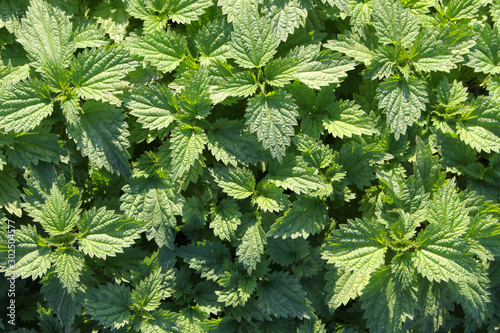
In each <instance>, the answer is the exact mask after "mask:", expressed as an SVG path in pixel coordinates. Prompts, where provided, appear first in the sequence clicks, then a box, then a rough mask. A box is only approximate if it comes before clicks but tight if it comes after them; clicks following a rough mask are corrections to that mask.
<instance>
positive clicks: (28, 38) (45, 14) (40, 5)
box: [16, 0, 76, 66]
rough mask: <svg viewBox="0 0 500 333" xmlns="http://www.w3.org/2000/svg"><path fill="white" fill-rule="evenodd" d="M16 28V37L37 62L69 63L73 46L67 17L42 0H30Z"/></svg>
mask: <svg viewBox="0 0 500 333" xmlns="http://www.w3.org/2000/svg"><path fill="white" fill-rule="evenodd" d="M21 23H22V24H21V28H20V29H16V34H17V37H18V39H17V41H18V42H19V43H21V44H22V45H23V47H24V49H25V50H26V51H27V52H28V53H29V55H30V57H32V58H33V59H35V60H36V61H37V62H38V63H39V64H43V63H44V62H46V61H52V62H53V63H55V64H62V65H63V66H66V65H68V62H69V60H70V59H71V56H72V54H73V52H74V51H75V50H76V46H75V44H74V43H72V42H71V37H72V36H71V34H72V31H71V30H72V29H71V28H72V24H71V22H70V20H69V17H68V16H66V14H65V13H64V12H63V11H62V10H61V9H59V8H58V7H53V6H52V5H50V4H48V3H47V2H46V1H44V0H31V1H30V7H29V9H28V11H27V12H26V17H25V18H23V19H22V20H21Z"/></svg>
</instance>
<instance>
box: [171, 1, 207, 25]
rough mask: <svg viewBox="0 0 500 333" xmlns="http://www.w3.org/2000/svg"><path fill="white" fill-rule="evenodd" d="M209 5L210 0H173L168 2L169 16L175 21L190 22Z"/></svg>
mask: <svg viewBox="0 0 500 333" xmlns="http://www.w3.org/2000/svg"><path fill="white" fill-rule="evenodd" d="M211 5H212V1H210V0H201V1H200V0H175V1H172V2H171V3H170V8H169V13H170V18H171V19H172V21H174V22H177V23H182V24H187V23H191V21H196V20H197V19H198V17H199V16H201V15H202V14H203V13H204V12H205V9H206V8H208V7H210V6H211Z"/></svg>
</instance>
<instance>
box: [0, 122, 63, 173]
mask: <svg viewBox="0 0 500 333" xmlns="http://www.w3.org/2000/svg"><path fill="white" fill-rule="evenodd" d="M5 154H6V156H7V158H8V160H9V162H10V163H12V165H14V166H17V167H20V168H22V167H23V166H26V165H29V164H30V163H33V164H35V165H36V164H38V163H39V162H40V161H44V162H50V163H55V164H58V163H59V162H60V161H61V159H62V157H64V156H65V155H67V153H66V150H65V149H64V148H63V147H62V142H61V141H60V140H59V137H58V136H57V134H53V133H44V132H42V131H40V132H38V133H36V132H35V133H33V132H32V133H23V134H20V135H16V136H15V137H14V142H13V143H12V145H11V146H10V149H8V150H6V151H5Z"/></svg>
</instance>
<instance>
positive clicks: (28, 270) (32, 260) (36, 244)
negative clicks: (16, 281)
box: [14, 225, 52, 279]
mask: <svg viewBox="0 0 500 333" xmlns="http://www.w3.org/2000/svg"><path fill="white" fill-rule="evenodd" d="M16 239H17V242H18V243H17V245H16V263H15V266H14V276H16V277H21V278H23V279H25V278H28V277H30V276H31V277H32V278H33V279H36V278H38V277H42V276H43V275H45V273H47V271H48V270H49V268H50V267H51V266H52V260H51V259H52V249H51V248H50V247H49V246H47V245H45V244H43V243H42V242H41V241H40V238H39V236H38V233H37V231H36V228H35V227H34V226H32V225H27V226H24V225H23V226H21V228H20V229H19V230H17V232H16Z"/></svg>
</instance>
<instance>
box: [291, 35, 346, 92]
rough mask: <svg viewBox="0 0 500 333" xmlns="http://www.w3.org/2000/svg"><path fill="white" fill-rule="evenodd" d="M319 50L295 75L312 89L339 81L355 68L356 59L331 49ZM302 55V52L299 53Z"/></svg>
mask: <svg viewBox="0 0 500 333" xmlns="http://www.w3.org/2000/svg"><path fill="white" fill-rule="evenodd" d="M316 49H317V50H318V51H317V52H318V53H316V55H314V57H313V58H312V60H311V61H308V62H307V63H306V64H305V65H304V66H303V67H302V68H301V69H300V70H299V73H297V74H294V75H293V77H294V78H296V79H297V80H299V81H300V82H302V83H304V84H305V85H307V86H308V87H310V88H312V89H321V87H324V86H328V85H330V84H332V83H339V82H340V81H341V80H343V79H345V78H346V77H347V71H350V70H353V69H354V64H355V63H354V61H352V60H349V59H347V58H346V57H342V56H341V55H340V54H339V53H333V52H331V51H329V50H324V51H321V52H319V45H318V46H316ZM298 54H299V55H300V52H299V53H298Z"/></svg>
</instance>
